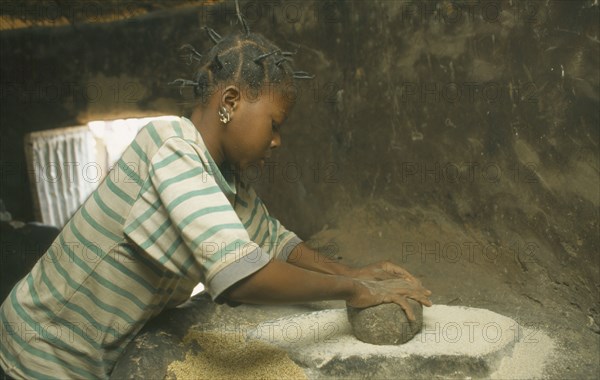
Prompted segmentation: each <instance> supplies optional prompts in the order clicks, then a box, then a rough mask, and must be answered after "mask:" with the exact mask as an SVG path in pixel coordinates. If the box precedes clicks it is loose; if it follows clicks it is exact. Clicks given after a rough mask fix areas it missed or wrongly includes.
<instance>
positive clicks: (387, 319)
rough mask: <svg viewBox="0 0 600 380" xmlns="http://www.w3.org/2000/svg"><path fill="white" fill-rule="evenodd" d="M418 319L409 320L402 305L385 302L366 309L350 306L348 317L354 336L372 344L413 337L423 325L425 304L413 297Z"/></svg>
mask: <svg viewBox="0 0 600 380" xmlns="http://www.w3.org/2000/svg"><path fill="white" fill-rule="evenodd" d="M408 303H409V304H410V306H411V307H412V310H413V313H414V314H415V318H416V320H415V321H414V322H409V320H408V317H407V316H406V313H405V312H404V310H403V309H402V307H401V306H400V305H397V304H395V303H385V304H381V305H377V306H373V307H368V308H365V309H357V308H354V307H348V308H347V312H348V319H349V320H350V325H352V332H353V333H354V336H355V337H356V338H357V339H359V340H361V341H363V342H365V343H370V344H402V343H406V342H408V341H409V340H411V339H412V337H414V336H415V335H416V334H417V333H418V332H419V331H421V327H422V326H423V306H422V305H421V304H420V303H418V302H417V301H413V300H411V299H409V300H408Z"/></svg>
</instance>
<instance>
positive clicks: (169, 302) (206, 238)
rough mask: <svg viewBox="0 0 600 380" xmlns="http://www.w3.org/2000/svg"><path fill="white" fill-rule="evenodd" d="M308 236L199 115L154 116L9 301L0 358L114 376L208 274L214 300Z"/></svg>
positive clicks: (24, 368)
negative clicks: (223, 154)
mask: <svg viewBox="0 0 600 380" xmlns="http://www.w3.org/2000/svg"><path fill="white" fill-rule="evenodd" d="M298 243H300V239H299V238H298V237H297V236H296V235H295V234H294V233H292V232H290V231H288V230H286V229H285V228H284V227H283V226H282V225H281V224H280V223H279V222H278V221H277V220H276V219H275V218H273V217H271V216H269V214H268V212H267V209H266V208H265V206H264V205H263V203H262V202H261V200H260V199H259V198H258V196H257V195H256V193H255V192H254V190H253V189H252V188H251V187H250V186H248V185H247V184H245V183H243V182H241V181H239V180H237V179H236V178H235V176H233V175H223V174H222V173H221V172H220V171H219V169H218V168H217V166H216V164H215V162H214V161H213V159H212V158H211V157H210V154H209V153H208V150H207V148H206V146H205V145H204V142H203V141H202V138H201V136H200V133H198V131H197V130H196V128H195V127H194V125H193V124H192V122H191V121H190V120H188V119H186V118H175V117H174V118H172V119H170V120H157V121H154V122H152V123H150V124H148V125H147V126H146V127H144V128H143V129H142V130H141V131H140V133H139V134H138V135H137V137H136V138H135V140H134V141H133V142H132V144H131V145H130V146H129V147H128V148H127V150H126V151H125V153H124V154H123V156H122V157H121V159H120V160H119V161H118V162H117V164H115V167H114V168H113V169H112V170H111V172H110V173H109V174H108V175H107V177H106V178H105V180H104V181H103V182H102V183H101V184H100V186H99V187H98V189H97V190H96V191H94V192H93V194H92V195H91V196H90V197H89V198H88V199H87V200H86V202H85V203H84V204H83V206H82V207H81V208H80V209H79V210H78V211H77V212H76V213H75V215H74V216H73V217H72V218H71V220H70V221H69V222H68V223H67V224H66V225H65V227H64V228H63V230H62V232H61V233H60V235H59V236H58V237H57V239H56V240H55V241H54V243H53V244H52V246H51V247H50V248H49V249H48V251H47V252H46V253H45V255H44V256H43V257H42V258H41V259H40V260H39V261H38V263H37V264H36V265H35V266H34V268H33V269H32V271H31V272H30V273H29V274H28V275H27V276H26V277H24V278H23V279H22V280H21V281H20V282H19V283H18V284H17V285H16V286H15V287H14V289H13V290H12V292H11V293H10V295H9V296H8V297H7V299H6V300H5V301H4V303H3V304H2V306H1V307H0V321H1V325H0V334H1V336H0V345H1V348H2V350H1V353H0V364H1V365H2V367H3V368H4V370H5V371H6V372H7V373H8V374H9V375H10V376H13V377H15V378H40V377H44V378H48V377H54V378H67V377H68V378H106V377H108V375H109V373H110V371H111V370H112V368H113V366H114V364H115V362H116V361H117V359H118V357H119V355H120V354H121V353H122V351H123V349H124V348H125V346H126V345H127V344H128V343H129V342H130V341H131V340H132V339H133V338H134V337H135V335H136V334H137V333H138V332H139V330H140V329H141V328H142V327H143V325H144V324H145V323H146V322H147V321H148V320H149V319H150V318H152V317H154V316H156V315H157V314H158V313H160V312H161V311H162V310H164V309H165V308H169V307H174V306H177V305H179V304H181V303H182V302H184V301H185V300H187V299H188V298H189V296H190V294H191V292H192V290H193V288H194V287H195V286H196V285H197V284H198V283H199V282H202V283H203V284H204V285H205V287H206V289H207V291H208V292H209V293H210V294H211V296H212V297H213V299H214V298H216V297H217V296H218V295H219V294H221V293H222V292H223V291H224V290H226V289H227V288H228V287H229V286H231V285H233V284H234V283H236V282H237V281H239V280H240V279H242V278H244V277H247V276H248V275H250V274H252V273H254V272H256V271H257V270H259V269H260V268H262V267H263V266H264V265H266V264H267V262H268V261H269V260H270V259H271V258H277V259H280V260H287V257H288V255H289V254H290V252H291V251H292V249H293V248H294V247H295V246H296V245H297V244H298Z"/></svg>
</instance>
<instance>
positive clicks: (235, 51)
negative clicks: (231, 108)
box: [169, 0, 313, 99]
mask: <svg viewBox="0 0 600 380" xmlns="http://www.w3.org/2000/svg"><path fill="white" fill-rule="evenodd" d="M236 11H237V16H238V19H239V21H240V24H241V25H242V27H243V32H241V33H237V34H233V35H229V36H225V37H221V36H220V35H219V34H218V33H217V32H216V31H214V30H213V29H211V28H209V27H204V30H205V31H206V32H207V34H208V36H209V38H210V39H211V40H212V41H213V42H214V43H215V45H214V46H213V47H212V48H211V49H210V50H209V51H208V53H206V54H200V53H198V52H197V51H196V49H194V48H193V47H192V46H191V45H189V44H186V45H183V46H181V48H180V50H182V51H183V52H184V53H183V55H182V57H183V58H185V59H186V60H187V63H188V64H191V63H192V62H194V61H196V62H197V65H198V69H197V71H196V74H195V76H194V79H193V80H188V79H176V80H174V81H173V82H171V83H169V84H173V85H179V86H180V92H181V91H182V90H183V88H184V87H189V86H191V87H193V90H194V95H195V97H200V98H203V99H205V98H206V96H208V95H210V89H211V88H215V86H218V85H219V84H223V83H232V82H233V83H238V84H240V85H242V86H248V87H249V88H251V89H253V90H260V89H261V88H262V87H263V86H264V85H265V84H266V83H269V84H282V83H289V82H292V81H293V80H294V79H312V78H313V76H311V75H309V74H308V73H306V72H304V71H294V70H293V68H292V65H291V63H292V61H293V60H292V58H291V57H292V55H293V54H294V53H291V52H285V51H282V50H281V49H279V48H278V47H277V46H276V45H275V44H273V43H272V42H271V41H269V40H267V39H266V38H265V37H263V36H262V35H260V34H258V33H251V32H250V29H249V28H248V24H247V23H246V21H245V20H244V18H243V16H242V14H241V12H240V8H239V4H238V2H237V0H236Z"/></svg>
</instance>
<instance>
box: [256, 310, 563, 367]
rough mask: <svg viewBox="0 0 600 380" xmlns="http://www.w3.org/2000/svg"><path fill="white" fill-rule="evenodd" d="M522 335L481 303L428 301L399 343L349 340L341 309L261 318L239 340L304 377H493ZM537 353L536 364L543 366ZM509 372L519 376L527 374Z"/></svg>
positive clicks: (526, 348) (529, 347)
mask: <svg viewBox="0 0 600 380" xmlns="http://www.w3.org/2000/svg"><path fill="white" fill-rule="evenodd" d="M527 334H528V333H527V332H526V331H524V329H523V328H522V327H520V326H519V325H518V324H517V323H516V322H515V321H514V320H513V319H511V318H508V317H505V316H502V315H500V314H497V313H494V312H492V311H489V310H486V309H476V308H468V307H461V306H445V305H434V306H432V307H430V308H424V310H423V327H422V329H421V331H420V332H419V333H417V335H416V336H415V337H414V338H413V339H411V340H410V341H408V342H407V343H405V344H402V345H373V344H368V343H364V342H361V341H360V340H358V339H356V338H355V337H354V335H353V334H352V327H351V325H350V323H349V321H348V317H347V314H346V310H345V309H330V310H322V311H317V312H312V313H304V314H298V315H293V316H289V317H284V318H279V319H276V320H272V321H268V322H263V323H261V324H259V325H258V326H257V327H256V328H254V329H252V330H250V331H249V332H248V333H247V338H248V339H257V340H261V341H264V342H267V343H270V344H273V345H275V346H279V347H281V348H283V349H285V350H286V351H287V352H288V353H289V355H290V357H291V358H292V360H294V361H296V362H297V363H298V364H300V365H301V366H302V367H304V368H306V369H307V372H308V373H309V377H311V378H328V377H336V376H344V375H352V376H367V377H386V376H387V377H394V378H402V377H414V376H419V377H427V376H436V377H439V376H450V377H461V376H466V377H469V376H474V377H489V376H493V375H495V376H499V377H501V375H502V373H501V372H499V371H500V370H502V368H504V369H506V368H510V367H511V363H510V360H512V359H511V358H512V357H513V351H515V350H514V348H515V345H517V344H518V343H522V342H523V337H524V336H526V335H527ZM540 334H542V333H540ZM529 335H531V334H530V333H529ZM542 335H543V334H542ZM542 335H538V337H542ZM543 337H544V338H546V339H542V343H540V341H538V342H537V343H538V344H537V345H536V344H529V345H525V346H524V345H523V344H520V346H519V347H520V354H519V355H528V354H529V353H532V352H533V351H536V350H538V351H539V349H540V348H541V347H540V345H544V346H545V348H544V349H545V351H548V350H549V349H550V348H551V346H552V344H551V341H550V340H549V339H547V337H546V336H545V335H543ZM529 343H534V342H529ZM523 352H525V353H523ZM538 356H539V355H538ZM543 359H544V358H542V360H541V361H540V360H538V364H539V365H538V366H543V363H544V360H543ZM515 360H516V359H515ZM519 360H522V359H521V358H520V359H519ZM501 364H502V365H501ZM512 370H513V372H515V371H514V369H512ZM534 370H535V371H537V372H540V370H539V368H538V369H531V371H534ZM537 372H536V373H537ZM516 373H523V374H524V376H527V373H528V372H527V370H526V369H525V370H524V372H523V371H521V372H518V371H517V372H516ZM530 374H532V373H530ZM533 377H535V376H533Z"/></svg>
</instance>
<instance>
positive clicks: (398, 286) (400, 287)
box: [346, 279, 432, 321]
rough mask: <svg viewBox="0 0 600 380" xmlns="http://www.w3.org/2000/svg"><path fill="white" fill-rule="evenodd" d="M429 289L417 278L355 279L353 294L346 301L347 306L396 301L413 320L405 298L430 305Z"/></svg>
mask: <svg viewBox="0 0 600 380" xmlns="http://www.w3.org/2000/svg"><path fill="white" fill-rule="evenodd" d="M430 295H431V291H429V290H427V289H425V288H424V287H423V286H422V285H421V283H420V282H418V281H417V280H415V281H413V280H404V279H389V280H381V281H364V280H357V281H356V285H355V294H354V295H353V297H352V298H351V299H349V300H348V301H347V302H346V303H347V305H348V306H351V307H356V308H365V307H370V306H376V305H379V304H382V303H391V302H393V303H396V304H398V305H400V306H401V307H402V309H404V311H405V312H406V315H407V317H408V319H409V320H411V321H414V320H415V315H414V313H413V311H412V308H411V307H410V305H409V303H408V301H407V298H411V299H413V300H415V301H417V302H420V303H421V304H423V305H424V306H431V305H432V303H431V301H430V300H429V298H428V297H429V296H430Z"/></svg>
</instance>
